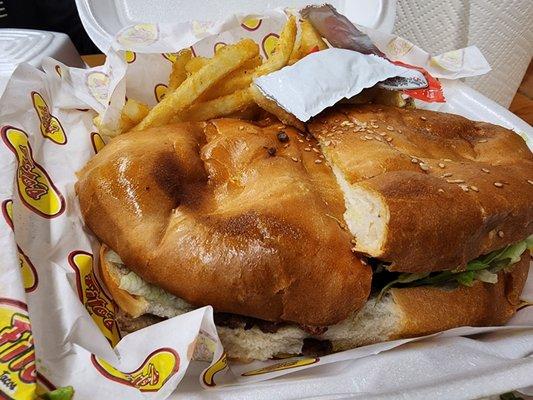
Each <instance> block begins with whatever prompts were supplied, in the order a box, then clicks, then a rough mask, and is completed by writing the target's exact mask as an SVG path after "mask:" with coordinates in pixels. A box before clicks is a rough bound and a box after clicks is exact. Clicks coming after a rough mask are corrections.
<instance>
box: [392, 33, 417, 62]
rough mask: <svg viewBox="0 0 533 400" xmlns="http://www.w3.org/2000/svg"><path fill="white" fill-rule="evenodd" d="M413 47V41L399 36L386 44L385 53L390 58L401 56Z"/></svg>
mask: <svg viewBox="0 0 533 400" xmlns="http://www.w3.org/2000/svg"><path fill="white" fill-rule="evenodd" d="M413 47H414V44H413V43H411V42H409V41H407V40H405V39H402V38H401V37H395V38H394V39H392V40H391V41H390V42H389V43H388V44H387V53H388V54H389V56H390V57H392V58H396V57H401V56H404V55H406V54H407V53H409V52H410V51H411V49H412V48H413Z"/></svg>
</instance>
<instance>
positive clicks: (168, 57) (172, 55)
mask: <svg viewBox="0 0 533 400" xmlns="http://www.w3.org/2000/svg"><path fill="white" fill-rule="evenodd" d="M162 56H163V58H164V59H166V60H168V61H170V62H171V63H174V61H176V58H178V53H162Z"/></svg>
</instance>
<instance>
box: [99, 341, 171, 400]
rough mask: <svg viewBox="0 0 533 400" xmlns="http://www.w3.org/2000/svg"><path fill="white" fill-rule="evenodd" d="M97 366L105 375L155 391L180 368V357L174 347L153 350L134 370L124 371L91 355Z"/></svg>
mask: <svg viewBox="0 0 533 400" xmlns="http://www.w3.org/2000/svg"><path fill="white" fill-rule="evenodd" d="M91 361H92V363H93V365H94V366H95V368H96V369H97V370H98V372H100V373H101V374H102V375H103V376H105V377H106V378H108V379H111V380H112V381H115V382H119V383H122V384H124V385H128V386H133V387H135V388H137V389H139V390H140V391H141V392H155V391H157V390H159V389H161V387H163V385H164V384H165V383H166V382H167V381H168V380H169V379H170V378H171V377H172V376H173V375H174V374H175V373H176V372H178V370H179V366H180V357H179V355H178V353H177V352H176V351H175V350H174V349H170V348H162V349H158V350H155V351H153V352H152V353H151V354H150V355H149V356H148V357H146V359H145V360H144V361H143V362H142V364H141V366H140V367H139V368H137V369H136V370H135V371H133V372H122V371H119V370H118V369H116V368H115V367H113V366H112V365H111V364H109V363H108V362H106V361H104V360H102V359H100V358H98V357H96V356H95V355H92V356H91Z"/></svg>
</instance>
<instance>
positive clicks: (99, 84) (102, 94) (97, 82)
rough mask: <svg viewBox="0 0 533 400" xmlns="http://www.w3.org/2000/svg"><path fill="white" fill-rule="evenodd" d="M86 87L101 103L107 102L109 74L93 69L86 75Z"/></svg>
mask: <svg viewBox="0 0 533 400" xmlns="http://www.w3.org/2000/svg"><path fill="white" fill-rule="evenodd" d="M87 87H88V88H89V92H90V93H91V94H92V95H93V97H94V98H95V99H96V100H97V101H98V102H99V103H101V104H103V105H106V104H107V95H108V91H109V76H107V75H106V74H104V73H103V72H99V71H94V72H91V73H90V74H88V75H87Z"/></svg>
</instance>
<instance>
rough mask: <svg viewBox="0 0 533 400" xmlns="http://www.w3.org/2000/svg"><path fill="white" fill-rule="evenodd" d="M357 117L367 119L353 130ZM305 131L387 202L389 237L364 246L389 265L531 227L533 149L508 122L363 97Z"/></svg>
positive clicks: (469, 250) (476, 252) (352, 178)
mask: <svg viewBox="0 0 533 400" xmlns="http://www.w3.org/2000/svg"><path fill="white" fill-rule="evenodd" d="M343 123H344V125H343ZM356 123H358V124H365V123H366V124H367V127H366V128H365V130H359V131H358V130H357V129H359V128H358V127H357V125H356ZM347 124H348V125H347ZM350 124H351V126H350ZM372 125H374V126H376V125H377V126H378V127H377V128H374V127H373V126H372ZM309 130H310V131H311V132H312V133H313V135H315V136H316V137H317V138H318V139H319V141H320V143H321V145H322V148H323V151H324V152H325V153H326V154H327V156H328V158H329V159H330V161H331V162H332V163H334V164H335V165H336V166H337V167H338V168H339V169H340V170H341V171H342V172H343V173H344V175H345V177H346V179H347V181H348V182H349V183H351V184H355V185H358V186H361V187H363V188H365V189H367V190H370V191H374V192H375V193H377V194H378V195H379V196H380V197H381V198H382V200H383V201H384V203H385V204H387V206H388V208H389V212H390V221H389V223H388V229H387V231H388V235H387V239H386V241H385V243H384V245H383V247H382V249H381V251H379V252H376V253H373V254H370V255H371V256H373V257H378V258H380V259H383V260H385V261H389V262H392V265H391V267H390V269H391V270H393V271H402V272H425V271H438V270H444V269H453V268H457V267H458V266H464V265H465V264H466V263H467V262H468V261H470V260H472V259H475V258H477V257H478V256H480V255H482V254H487V253H489V252H491V251H493V250H497V249H500V248H503V247H504V246H506V245H508V244H510V243H515V242H518V241H520V240H523V239H524V238H525V237H527V236H529V235H530V234H532V233H533V201H532V199H533V185H532V184H531V183H529V182H528V180H529V181H533V155H532V154H531V151H530V150H529V149H528V147H527V145H526V143H525V142H524V140H523V139H522V138H521V137H520V136H518V135H516V134H514V133H513V132H511V131H509V130H507V129H504V128H502V127H499V126H495V125H491V124H487V123H481V122H474V121H470V120H467V119H465V118H463V117H460V116H457V115H452V114H444V113H437V112H431V111H424V110H407V109H400V108H396V107H390V106H383V105H364V106H352V107H342V108H334V109H333V110H331V111H329V112H326V113H324V114H323V115H321V116H320V117H318V118H316V119H315V120H313V121H312V122H311V123H310V124H309ZM367 138H370V140H368V139H367ZM328 144H329V145H328ZM413 156H414V157H413ZM413 158H414V159H415V160H418V161H421V162H423V163H424V164H425V165H427V166H428V167H429V169H428V170H427V171H425V170H424V169H422V168H421V167H420V165H419V164H418V162H412V160H413ZM439 164H441V165H440V166H439ZM482 169H484V170H486V171H488V172H483V170H482ZM444 174H451V175H450V176H443V175H444ZM447 180H451V181H450V182H448V181H447ZM461 181H464V182H461ZM495 183H503V184H504V185H503V187H501V188H499V187H497V186H495V185H494V184H495ZM460 185H466V186H463V188H465V189H468V191H465V190H463V188H461V186H460Z"/></svg>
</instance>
